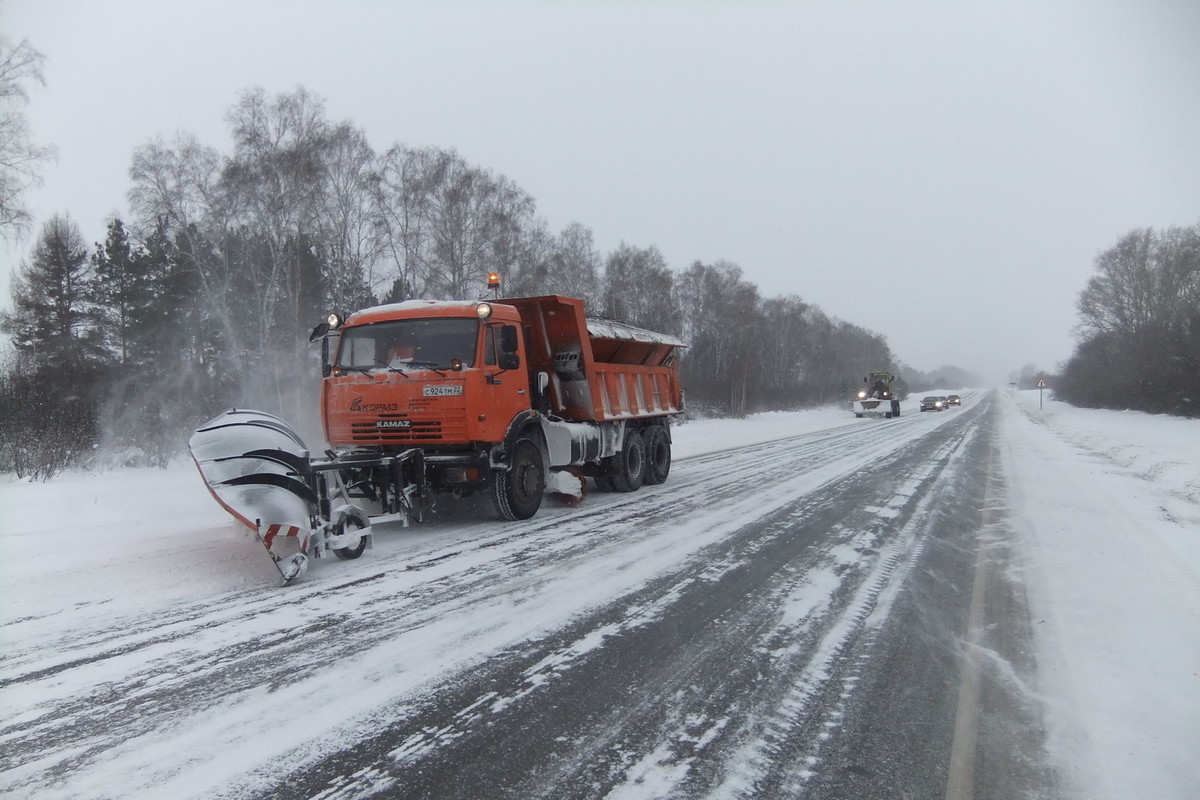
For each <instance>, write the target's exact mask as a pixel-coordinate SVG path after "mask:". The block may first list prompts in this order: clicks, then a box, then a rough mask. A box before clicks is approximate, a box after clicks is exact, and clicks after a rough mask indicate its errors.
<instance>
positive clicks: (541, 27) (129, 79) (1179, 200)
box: [0, 0, 1200, 381]
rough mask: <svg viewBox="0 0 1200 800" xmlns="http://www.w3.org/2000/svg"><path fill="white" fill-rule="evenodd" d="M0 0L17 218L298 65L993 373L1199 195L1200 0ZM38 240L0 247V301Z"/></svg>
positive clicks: (78, 211)
mask: <svg viewBox="0 0 1200 800" xmlns="http://www.w3.org/2000/svg"><path fill="white" fill-rule="evenodd" d="M0 2H2V5H0V31H2V32H3V34H4V35H6V36H7V37H9V38H10V40H13V41H19V40H20V39H22V38H27V39H28V40H29V41H30V43H31V44H32V45H33V46H34V47H35V48H36V49H38V50H39V51H40V52H42V53H43V54H44V55H45V56H46V58H47V62H46V69H45V77H46V86H45V87H41V88H36V89H34V90H33V92H32V98H31V100H32V102H31V104H30V105H29V106H28V107H27V109H26V113H27V118H28V119H29V122H30V125H31V127H32V133H33V136H34V137H35V139H36V141H37V142H38V143H41V144H53V145H55V146H56V147H57V148H58V151H59V157H58V161H57V163H55V164H51V165H48V166H47V168H46V170H45V179H46V180H45V185H44V187H43V188H42V189H41V190H39V191H37V192H36V193H35V194H34V195H32V196H31V197H30V200H31V204H32V206H33V209H34V211H35V212H36V214H37V215H38V223H37V225H36V226H35V229H34V234H35V236H36V232H37V230H38V227H39V226H40V223H41V222H42V221H44V219H45V218H46V217H48V216H49V215H51V214H53V213H63V212H65V213H68V214H70V216H71V217H72V218H73V219H74V220H75V222H76V223H77V224H78V225H79V226H80V228H81V230H82V231H83V233H84V235H85V237H87V238H88V239H89V240H90V241H99V240H101V239H103V236H104V226H105V220H106V219H107V218H109V217H111V216H112V215H113V214H119V215H121V216H122V217H124V216H126V215H127V204H126V202H125V193H126V191H127V190H128V188H129V181H128V176H127V171H128V167H129V163H130V156H131V155H132V152H133V149H134V148H135V147H136V146H138V145H139V144H142V143H144V142H146V141H148V140H150V139H152V138H154V137H155V136H159V135H162V136H164V137H166V138H168V139H170V138H172V137H173V136H174V135H175V133H176V132H179V131H186V132H189V133H193V134H195V135H197V136H198V137H199V139H200V140H201V141H202V142H203V143H205V144H208V145H211V146H214V147H216V148H218V149H219V150H221V151H223V152H227V151H228V146H229V142H228V134H227V132H226V126H225V122H224V115H225V112H226V111H227V110H228V109H229V108H230V107H231V106H232V105H233V104H234V103H235V101H236V100H237V98H238V95H239V93H240V92H241V91H242V90H244V89H246V88H249V87H252V86H261V87H263V88H265V89H266V90H267V91H269V92H272V93H275V92H286V91H292V90H294V89H295V88H296V87H298V86H303V87H305V88H306V89H309V90H311V91H313V92H315V93H316V94H318V95H320V96H321V97H323V98H324V100H325V103H326V110H327V114H328V116H329V118H330V119H332V120H350V121H351V122H353V123H355V124H356V125H358V126H359V127H361V128H362V129H363V130H364V131H365V132H366V134H367V137H368V139H369V141H370V142H371V143H372V145H373V146H374V147H375V148H376V149H377V150H383V149H386V148H387V147H388V146H390V145H392V144H394V143H404V144H409V145H434V146H438V147H444V148H454V149H456V150H457V151H458V152H459V153H460V154H461V155H462V156H463V157H464V158H466V159H467V160H468V161H470V162H472V163H475V164H477V165H479V166H482V167H485V168H488V169H491V170H493V171H494V172H496V173H498V174H502V175H506V176H508V177H509V178H511V179H512V180H514V181H515V182H516V183H517V184H518V185H520V186H521V187H522V188H524V189H525V190H526V191H527V192H529V193H530V194H531V195H532V196H533V197H534V198H535V199H536V201H537V203H538V210H539V213H540V215H541V216H543V217H544V218H545V219H546V220H547V221H548V223H549V224H550V227H551V228H552V229H553V230H555V231H557V230H561V229H562V228H563V227H564V226H565V225H567V224H568V223H570V222H573V221H577V222H581V223H583V224H584V225H586V226H587V227H589V228H591V229H592V231H593V232H594V233H595V236H596V242H597V245H598V247H599V248H600V249H601V250H602V251H604V252H605V253H607V252H608V251H610V250H612V249H613V248H615V247H616V246H617V245H619V244H620V243H621V242H623V241H624V242H627V243H629V244H632V245H636V246H641V247H645V246H650V245H655V246H657V247H658V248H659V249H660V250H661V251H662V252H663V254H664V256H665V257H666V259H667V262H668V263H669V265H670V266H671V268H672V269H674V270H677V271H682V270H684V269H686V268H687V267H688V266H689V265H690V264H691V263H692V262H693V261H696V260H700V261H704V262H706V263H711V262H714V261H717V260H727V261H731V262H734V263H736V264H738V265H739V266H740V267H742V269H743V270H744V273H745V275H746V278H747V279H748V280H750V281H752V282H754V283H755V284H757V285H758V287H759V289H760V291H761V293H762V294H763V295H764V296H767V297H772V296H778V295H785V294H795V295H799V296H800V297H802V298H803V299H805V300H807V301H809V302H812V303H816V304H817V305H819V306H821V308H823V309H824V310H825V311H826V313H828V314H830V315H833V316H837V317H841V318H843V319H846V320H849V321H851V322H854V323H856V324H859V325H862V326H864V327H867V328H870V329H872V330H875V331H878V332H879V333H882V334H884V335H885V336H886V337H887V339H888V342H889V344H890V345H891V347H892V350H893V352H894V353H895V354H896V355H897V356H898V357H899V358H901V359H902V360H903V361H904V362H906V363H908V364H910V365H911V366H913V367H916V368H919V369H922V370H932V369H934V368H936V367H939V366H941V365H944V364H953V365H956V366H960V367H963V368H965V369H969V370H972V371H976V372H979V373H981V374H983V375H984V376H986V377H987V378H988V379H989V380H995V381H1003V380H1007V376H1008V374H1009V373H1010V372H1011V371H1014V370H1016V369H1019V368H1020V367H1021V366H1022V365H1024V364H1027V363H1030V362H1033V363H1035V364H1037V365H1038V366H1039V367H1042V368H1046V369H1053V368H1054V367H1056V366H1057V365H1058V364H1059V363H1061V362H1062V361H1064V360H1065V359H1066V358H1067V357H1069V356H1070V354H1071V351H1072V348H1073V345H1074V341H1075V339H1074V337H1073V335H1072V332H1071V331H1072V328H1073V326H1074V325H1075V322H1076V314H1075V308H1074V303H1075V298H1076V296H1077V295H1078V293H1079V291H1080V290H1081V289H1083V287H1084V285H1085V284H1086V282H1087V280H1088V278H1089V277H1090V276H1091V274H1092V271H1093V259H1094V258H1095V256H1096V255H1097V254H1098V253H1099V252H1101V251H1103V250H1105V249H1107V248H1109V247H1111V246H1112V245H1113V244H1115V243H1116V241H1117V239H1118V238H1119V237H1120V236H1122V235H1123V234H1125V233H1127V232H1128V231H1130V230H1132V229H1133V228H1137V227H1146V226H1149V227H1153V228H1156V229H1163V228H1167V227H1170V226H1173V225H1191V224H1195V223H1196V222H1197V221H1200V2H1196V0H1086V1H1084V0H1078V1H1076V0H1070V1H1067V0H1064V1H1062V2H1054V1H1053V0H1050V1H1048V2H1047V1H1043V2H979V1H976V2H949V1H948V0H947V1H944V2H909V1H907V0H887V1H886V2H885V1H882V0H881V1H880V2H853V1H851V2H815V1H814V2H792V3H784V2H770V3H768V2H738V3H733V2H616V3H614V2H604V3H601V2H575V3H571V2H550V1H549V0H544V1H542V2H532V0H528V1H526V2H504V1H503V0H496V1H495V2H489V3H462V2H457V3H455V2H409V3H404V2H393V1H392V0H337V2H296V1H295V0H239V1H238V2H229V1H228V0H198V1H196V2H182V1H180V2H174V1H169V0H0ZM28 250H29V243H28V242H26V243H25V245H24V246H22V247H20V248H11V247H10V248H8V249H7V250H5V251H4V252H3V253H0V255H2V257H3V259H4V261H3V262H0V273H2V277H0V290H2V291H3V294H2V295H0V297H2V302H3V304H4V305H5V306H10V300H9V293H8V288H7V281H8V274H9V273H10V272H11V271H12V270H14V269H16V268H18V267H19V265H20V263H21V261H22V260H23V259H25V258H27V254H28Z"/></svg>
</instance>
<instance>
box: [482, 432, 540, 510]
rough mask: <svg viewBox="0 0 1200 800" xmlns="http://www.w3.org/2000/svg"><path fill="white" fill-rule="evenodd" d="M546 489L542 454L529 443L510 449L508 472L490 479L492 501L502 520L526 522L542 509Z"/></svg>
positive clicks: (501, 471)
mask: <svg viewBox="0 0 1200 800" xmlns="http://www.w3.org/2000/svg"><path fill="white" fill-rule="evenodd" d="M545 489H546V471H545V468H544V467H543V466H542V452H541V451H540V450H538V447H537V445H536V444H534V442H533V440H531V439H518V440H517V441H516V443H515V444H514V445H513V449H512V458H511V459H510V460H509V467H508V469H507V470H497V471H496V472H495V474H493V476H492V501H493V502H494V503H495V505H496V512H497V513H498V514H499V515H500V516H501V518H503V519H507V520H518V519H529V518H530V517H532V516H533V515H534V514H536V513H537V510H538V508H540V507H541V505H542V492H543V491H545Z"/></svg>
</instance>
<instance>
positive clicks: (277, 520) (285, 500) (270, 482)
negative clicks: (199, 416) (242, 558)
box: [188, 409, 318, 583]
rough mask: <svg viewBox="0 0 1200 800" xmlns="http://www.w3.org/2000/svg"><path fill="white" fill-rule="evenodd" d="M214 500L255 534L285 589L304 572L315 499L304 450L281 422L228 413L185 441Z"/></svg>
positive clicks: (236, 411) (268, 416)
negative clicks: (276, 570)
mask: <svg viewBox="0 0 1200 800" xmlns="http://www.w3.org/2000/svg"><path fill="white" fill-rule="evenodd" d="M188 449H189V450H190V451H191V454H192V459H193V460H194V461H195V462H196V467H197V468H198V469H199V470H200V475H201V476H202V477H203V478H204V482H205V483H206V484H207V485H208V489H209V491H210V492H212V495H213V497H214V498H215V499H216V501H217V502H218V503H220V504H221V506H222V507H223V508H224V509H225V510H226V511H228V512H229V513H230V514H232V515H233V516H234V518H235V519H237V520H238V521H240V522H242V523H243V524H244V525H246V526H247V527H249V528H250V529H251V530H253V531H254V532H255V533H256V534H257V536H258V539H259V541H260V542H262V544H263V546H264V547H265V548H266V549H267V552H268V553H269V554H270V556H271V560H272V561H274V562H275V566H276V568H278V569H279V574H280V575H281V576H282V577H283V581H284V583H287V582H288V581H290V580H292V579H293V578H295V577H297V576H298V575H301V574H303V573H304V571H305V570H306V569H307V568H308V555H307V553H308V551H309V544H310V537H311V536H312V534H313V524H314V515H315V514H316V513H317V506H318V502H317V495H316V493H315V492H314V490H313V487H312V485H311V483H310V480H309V476H310V475H311V470H310V460H309V453H308V448H307V447H305V445H304V442H303V441H302V440H301V439H300V437H299V436H298V435H297V434H296V432H295V431H293V430H292V429H291V427H290V426H289V425H288V424H287V423H286V422H284V421H283V420H282V419H280V418H279V417H276V416H274V415H272V414H267V413H265V412H262V411H251V410H239V409H230V410H229V411H226V412H224V413H222V414H220V415H218V416H216V417H214V418H213V419H211V420H209V421H208V422H206V423H205V424H204V425H202V426H200V427H199V428H197V429H196V431H195V432H194V433H193V434H192V435H191V437H190V438H189V439H188Z"/></svg>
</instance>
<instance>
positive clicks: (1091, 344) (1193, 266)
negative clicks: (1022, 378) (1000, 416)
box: [1052, 222, 1200, 417]
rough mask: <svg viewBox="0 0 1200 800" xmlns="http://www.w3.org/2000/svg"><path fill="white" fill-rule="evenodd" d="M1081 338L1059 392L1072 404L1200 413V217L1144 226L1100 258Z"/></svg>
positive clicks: (1083, 304)
mask: <svg viewBox="0 0 1200 800" xmlns="http://www.w3.org/2000/svg"><path fill="white" fill-rule="evenodd" d="M1095 266H1096V274H1095V275H1093V276H1092V278H1091V279H1090V280H1089V281H1088V284H1087V286H1086V287H1085V288H1084V289H1083V291H1082V292H1080V294H1079V298H1078V301H1077V303H1076V308H1077V309H1078V311H1079V326H1078V329H1077V332H1078V334H1079V337H1080V341H1079V344H1078V346H1077V347H1076V349H1075V352H1074V354H1073V355H1072V356H1071V358H1070V360H1069V361H1067V363H1066V364H1065V366H1064V367H1063V368H1062V373H1061V375H1059V376H1057V378H1056V379H1055V380H1054V381H1053V383H1052V385H1053V387H1054V389H1055V394H1056V396H1058V397H1060V398H1061V399H1063V400H1066V401H1067V402H1070V403H1072V404H1074V405H1079V406H1087V407H1095V408H1116V409H1126V408H1129V409H1137V410H1141V411H1149V412H1154V413H1167V414H1176V415H1181V416H1189V417H1200V222H1198V223H1196V224H1195V225H1192V226H1190V227H1172V228H1168V229H1167V230H1164V231H1155V230H1153V229H1151V228H1141V229H1137V230H1133V231H1130V232H1129V233H1127V234H1125V235H1124V236H1122V237H1121V238H1120V239H1119V240H1118V241H1117V243H1116V244H1115V245H1113V246H1112V247H1111V248H1109V249H1108V250H1105V251H1104V252H1102V253H1101V254H1100V255H1099V256H1097V257H1096V262H1095Z"/></svg>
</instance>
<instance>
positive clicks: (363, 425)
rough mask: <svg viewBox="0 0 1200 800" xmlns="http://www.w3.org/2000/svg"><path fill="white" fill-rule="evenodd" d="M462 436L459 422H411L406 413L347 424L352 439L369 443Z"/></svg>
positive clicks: (456, 438) (450, 438) (415, 441)
mask: <svg viewBox="0 0 1200 800" xmlns="http://www.w3.org/2000/svg"><path fill="white" fill-rule="evenodd" d="M465 433H466V431H465V429H464V426H463V424H462V423H461V422H456V421H445V420H432V419H414V418H412V417H409V416H407V415H405V414H380V415H379V417H378V418H376V419H373V420H367V421H362V422H354V423H351V425H350V438H351V440H353V441H354V442H362V443H371V444H399V443H421V442H443V441H456V440H458V439H461V438H462V437H463V436H464V434H465Z"/></svg>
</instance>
